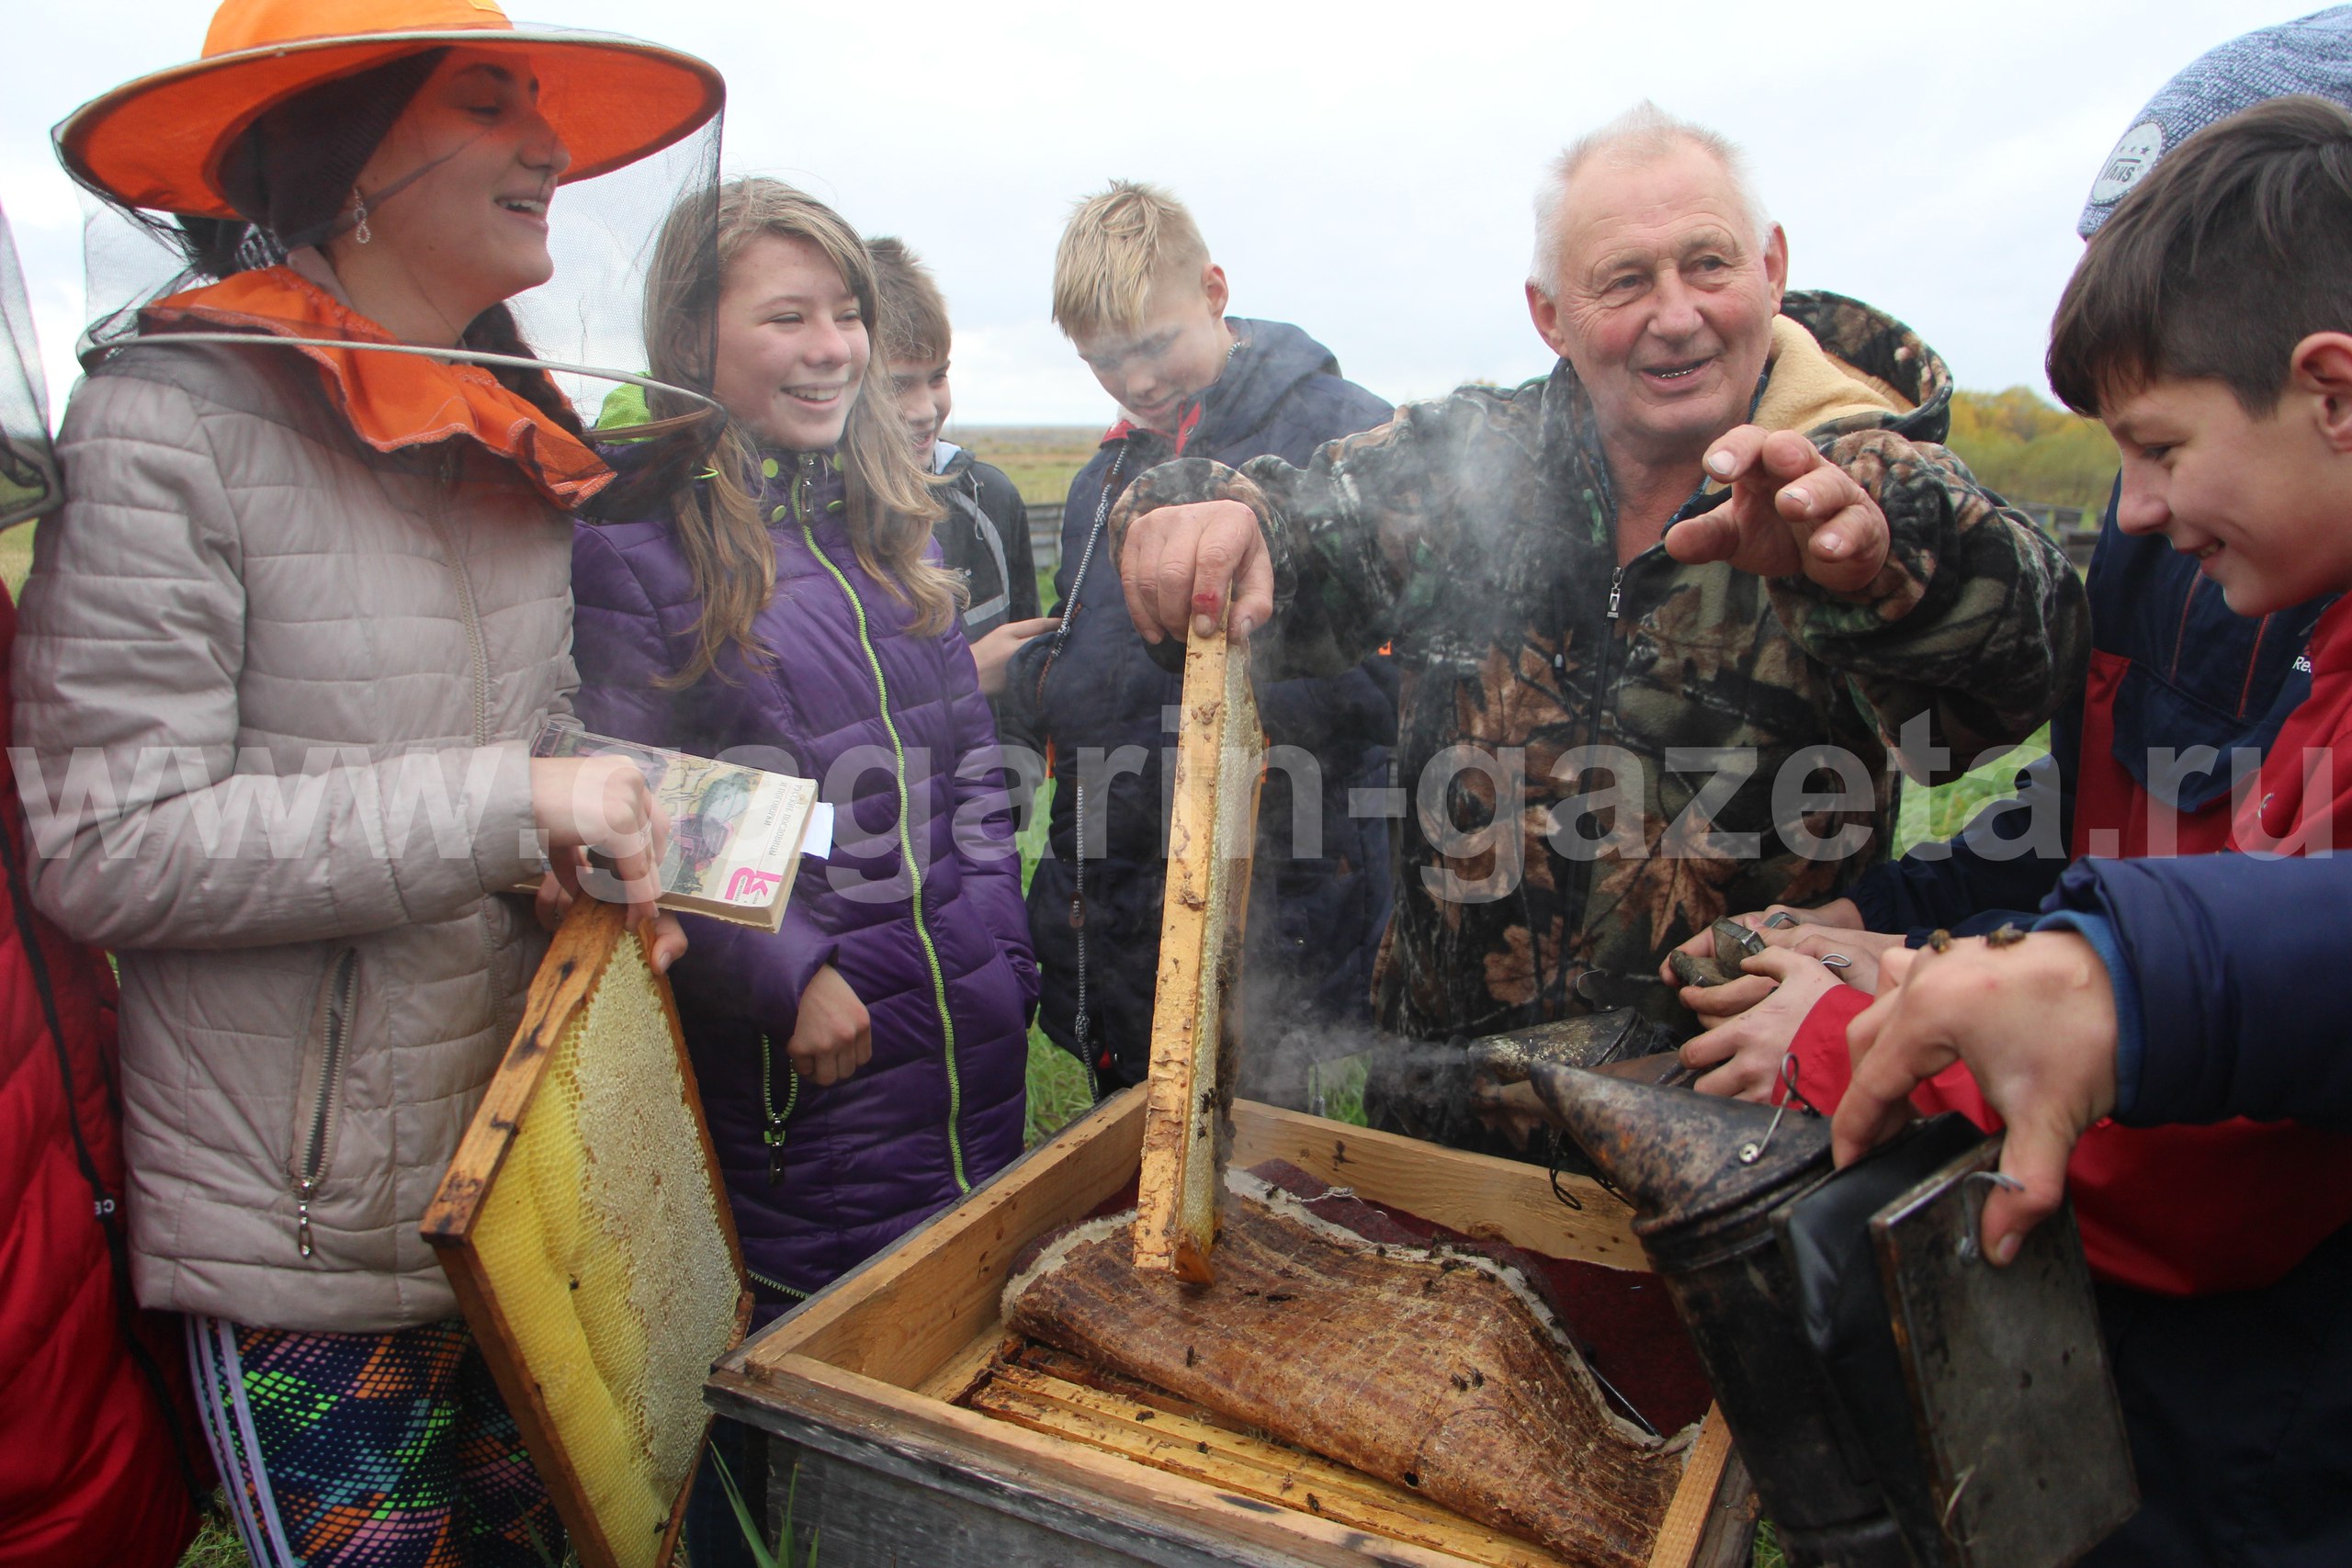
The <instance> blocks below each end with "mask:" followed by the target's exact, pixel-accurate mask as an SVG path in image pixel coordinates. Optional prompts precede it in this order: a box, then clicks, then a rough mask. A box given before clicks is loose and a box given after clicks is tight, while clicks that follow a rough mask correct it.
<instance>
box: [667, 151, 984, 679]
mask: <svg viewBox="0 0 2352 1568" xmlns="http://www.w3.org/2000/svg"><path fill="white" fill-rule="evenodd" d="M713 199H714V198H713V197H709V196H706V195H696V196H694V197H688V198H687V199H686V200H684V201H683V202H680V203H679V204H678V206H677V207H676V208H674V209H672V211H671V213H670V216H669V219H668V220H666V221H665V222H664V223H663V224H662V236H661V238H660V240H658V241H657V242H656V243H655V246H654V253H653V265H652V267H651V269H650V272H649V274H648V276H647V278H646V285H645V321H646V354H647V356H648V360H649V362H650V366H651V367H652V372H653V377H654V378H655V379H656V380H661V381H673V382H675V383H677V384H679V385H682V386H690V387H707V386H709V385H710V384H711V369H712V367H713V365H714V363H715V355H716V352H717V350H716V347H715V344H714V343H713V341H712V336H711V334H712V331H713V328H712V325H711V323H712V321H713V320H714V319H715V317H716V314H717V311H718V296H719V294H720V292H721V291H722V290H723V289H724V288H725V287H726V281H727V269H728V267H729V265H731V264H732V263H733V262H734V260H735V258H736V257H737V256H739V255H741V254H742V251H743V248H744V247H745V246H746V245H748V244H750V243H752V241H753V240H756V239H759V238H761V237H762V236H763V235H775V236H776V237H778V238H780V239H787V240H802V241H806V242H807V243H809V244H812V245H815V246H816V247H817V248H818V249H819V250H820V251H822V252H823V253H824V254H825V256H826V259H828V260H829V261H831V263H832V264H833V265H834V266H835V267H836V268H837V269H839V271H840V273H841V276H842V282H843V283H844V284H846V285H847V286H848V288H849V291H850V292H851V293H852V294H854V296H856V298H857V303H858V310H859V311H860V312H861V313H862V314H863V315H864V317H865V323H866V335H867V337H868V339H869V340H870V341H871V342H872V344H873V352H874V361H873V367H871V368H869V369H868V370H867V372H866V375H865V379H864V380H863V381H862V382H861V383H860V384H859V386H858V390H857V398H856V400H855V401H854V402H853V403H852V404H851V405H850V411H849V420H848V423H847V424H846V426H845V427H844V428H843V430H842V440H841V457H842V478H843V479H844V481H845V483H846V487H847V491H848V516H847V519H846V521H847V523H848V526H849V536H850V544H851V547H852V548H853V549H854V550H855V551H856V553H857V560H858V564H859V565H860V566H863V567H864V568H865V570H867V571H868V572H869V573H871V574H872V575H873V576H874V577H875V578H876V579H877V580H878V581H881V582H882V584H883V585H884V586H885V587H886V588H888V590H889V592H891V593H892V594H893V595H894V596H896V597H897V598H898V599H899V602H900V603H902V604H908V605H910V606H911V607H912V608H913V610H914V612H915V618H914V622H913V625H912V626H911V628H910V629H911V630H912V631H914V632H915V633H916V634H918V635H920V636H924V637H936V636H938V635H939V634H940V633H941V632H943V631H945V630H946V629H947V627H948V626H949V625H950V624H951V623H952V622H953V621H954V619H955V616H956V609H957V606H958V604H959V601H960V600H961V598H962V596H963V589H962V586H961V584H960V583H959V582H958V581H956V576H955V574H954V573H952V572H949V571H946V570H943V569H942V568H939V567H936V566H933V565H932V564H931V563H929V562H928V561H925V560H924V559H923V548H924V547H925V546H926V545H928V544H929V543H930V541H931V530H932V525H933V524H934V523H936V522H937V521H938V520H939V518H940V517H941V516H942V515H943V513H944V508H943V506H942V504H941V502H940V500H939V494H938V488H939V481H935V480H933V479H932V477H931V476H930V475H928V474H926V473H925V472H924V471H923V468H922V463H921V462H920V461H919V460H918V459H917V457H916V454H915V450H914V447H913V446H912V445H911V444H910V443H909V442H908V440H907V432H906V426H905V425H904V424H903V423H901V422H900V421H899V412H898V410H897V409H895V408H894V407H892V406H891V403H890V400H888V398H883V397H877V396H874V395H872V394H873V389H874V386H875V382H876V377H877V376H878V375H879V374H881V369H880V367H881V364H882V359H883V353H884V350H883V344H884V342H885V339H886V336H887V327H888V323H887V322H886V321H884V320H883V319H882V315H881V310H882V301H881V299H880V298H879V293H880V291H879V290H878V289H877V288H876V286H875V276H874V260H873V257H872V256H870V255H869V254H867V253H866V249H865V242H864V241H862V240H860V239H859V238H858V236H857V231H855V230H854V229H852V228H851V227H850V226H849V225H848V224H847V223H845V222H843V221H842V219H841V215H840V214H838V213H836V212H835V211H834V210H833V209H831V208H830V207H827V206H826V205H825V204H824V203H823V202H821V201H819V200H817V199H816V198H815V197H811V196H809V195H808V194H806V193H805V192H802V191H798V190H796V189H794V188H793V187H792V186H788V185H786V184H785V183H784V182H783V181H781V180H773V179H763V178H759V177H756V176H754V177H749V178H744V179H738V180H730V181H729V182H728V183H727V184H726V185H724V186H720V187H719V190H718V196H717V197H716V201H717V212H716V214H714V213H713V211H712V206H711V204H712V201H713ZM669 401H675V400H674V399H671V400H665V399H662V398H661V397H660V395H659V394H656V396H655V399H654V401H653V406H652V407H651V408H650V410H649V412H651V413H653V414H654V415H655V416H657V417H660V416H662V415H665V414H672V413H681V412H685V410H684V408H679V409H671V408H668V407H666V406H664V404H665V403H666V402H669ZM758 463H759V446H758V443H757V441H756V440H754V438H753V437H752V434H751V433H750V432H749V431H747V430H745V429H744V428H743V426H742V424H741V422H739V421H736V420H733V419H730V420H729V421H728V423H727V429H726V431H725V433H724V434H721V435H720V436H719V438H718V445H717V446H716V448H715V449H714V450H713V451H712V453H711V457H710V463H709V467H708V468H704V469H702V470H701V471H700V474H699V476H698V477H691V476H690V477H688V478H687V479H685V480H684V482H683V483H681V484H680V485H679V486H678V487H677V489H676V490H675V491H674V492H673V495H672V498H671V514H672V516H673V517H674V518H675V519H676V527H677V533H678V544H679V547H680V548H681V549H682V550H683V551H684V555H685V558H686V565H687V568H688V570H691V571H692V572H693V573H694V579H695V592H697V593H698V594H700V596H701V598H702V625H701V626H700V628H699V630H700V637H699V640H698V641H697V644H696V646H695V656H694V658H693V659H692V660H690V661H689V662H688V663H687V665H686V667H685V668H684V670H681V671H678V673H677V674H676V675H675V676H673V677H672V678H671V679H670V680H669V681H668V682H664V683H665V684H668V685H672V686H685V685H691V684H693V683H694V682H695V681H698V680H700V679H701V678H702V677H703V676H704V675H706V674H707V673H709V671H710V670H711V667H712V665H713V664H714V663H715V661H716V660H718V655H719V653H720V652H721V651H722V650H723V649H725V648H726V646H727V645H728V644H729V643H730V642H731V643H734V644H735V645H736V646H737V647H738V648H740V649H742V651H743V654H744V657H745V658H747V659H749V660H752V661H753V662H760V661H763V660H767V659H769V658H771V657H772V654H771V653H770V652H769V650H767V649H763V648H762V647H761V646H760V644H759V642H758V640H757V638H756V637H754V635H753V631H752V626H753V623H754V622H755V621H756V620H757V618H758V616H759V613H760V612H761V611H762V610H763V609H764V608H766V606H767V602H768V599H769V597H770V595H772V594H773V593H774V592H775V545H774V543H773V541H772V539H771V537H770V536H769V533H768V525H767V521H766V519H765V518H763V516H762V515H761V513H760V509H759V506H758V504H757V503H756V502H754V500H753V499H752V493H751V491H750V490H749V489H748V488H747V486H748V480H749V477H750V475H751V474H752V472H753V470H754V469H755V468H756V467H757V465H758Z"/></svg>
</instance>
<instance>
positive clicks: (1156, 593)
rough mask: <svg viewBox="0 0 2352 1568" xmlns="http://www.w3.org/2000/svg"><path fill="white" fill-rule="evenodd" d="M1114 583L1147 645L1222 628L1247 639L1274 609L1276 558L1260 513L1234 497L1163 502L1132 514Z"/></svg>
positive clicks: (1208, 632)
mask: <svg viewBox="0 0 2352 1568" xmlns="http://www.w3.org/2000/svg"><path fill="white" fill-rule="evenodd" d="M1119 582H1120V585H1121V586H1122V587H1123V588H1125V590H1126V594H1127V614H1129V615H1133V616H1134V617H1135V622H1136V630H1137V631H1139V632H1141V633H1142V634H1143V639H1144V641H1146V642H1158V641H1159V640H1160V639H1161V638H1162V637H1174V638H1176V639H1177V640H1178V641H1180V642H1181V641H1182V640H1183V639H1184V638H1185V637H1186V636H1187V635H1189V634H1191V633H1198V634H1199V635H1200V636H1203V637H1208V636H1211V635H1213V634H1214V633H1215V632H1216V629H1217V627H1218V626H1226V628H1227V631H1228V632H1230V633H1231V634H1232V636H1233V637H1236V638H1244V637H1248V636H1249V635H1250V633H1251V632H1253V631H1255V630H1257V629H1258V628H1259V627H1260V626H1264V625H1265V624H1266V622H1267V621H1268V620H1269V619H1270V618H1271V617H1272V615H1273V613H1274V563H1273V558H1272V557H1271V556H1269V555H1268V554H1267V553H1266V541H1265V537H1264V536H1262V535H1261V534H1260V533H1259V532H1258V518H1257V514H1256V513H1252V512H1251V511H1250V509H1249V508H1248V507H1246V506H1244V505H1242V504H1241V502H1238V501H1204V502H1194V503H1193V504H1191V505H1188V506H1162V507H1159V508H1158V509H1156V510H1154V511H1151V512H1147V513H1143V514H1142V515H1141V516H1139V517H1137V518H1136V520H1135V521H1134V522H1132V523H1130V524H1128V525H1127V538H1126V544H1125V547H1123V548H1122V549H1121V550H1120V552H1119ZM1228 599H1229V600H1230V601H1231V603H1232V606H1233V615H1232V619H1231V620H1230V621H1227V618H1226V604H1227V600H1228Z"/></svg>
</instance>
